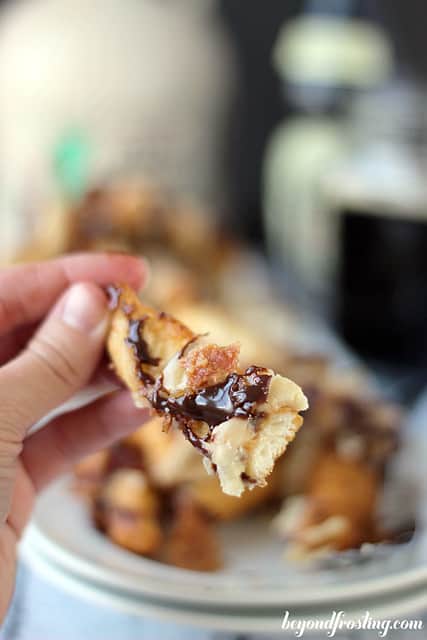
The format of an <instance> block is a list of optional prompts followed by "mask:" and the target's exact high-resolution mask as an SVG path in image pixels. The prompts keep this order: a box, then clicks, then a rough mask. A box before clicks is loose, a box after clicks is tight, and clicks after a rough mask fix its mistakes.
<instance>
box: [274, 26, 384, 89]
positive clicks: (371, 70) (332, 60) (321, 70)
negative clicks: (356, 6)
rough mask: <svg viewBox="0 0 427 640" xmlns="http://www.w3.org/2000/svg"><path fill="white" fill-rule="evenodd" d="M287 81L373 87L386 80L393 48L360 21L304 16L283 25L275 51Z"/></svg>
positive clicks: (374, 30)
mask: <svg viewBox="0 0 427 640" xmlns="http://www.w3.org/2000/svg"><path fill="white" fill-rule="evenodd" d="M273 60H274V65H275V68H276V69H277V71H278V72H279V74H280V75H281V76H282V77H284V79H285V80H286V81H287V82H292V83H312V84H320V85H335V86H336V85H342V86H350V87H364V86H372V85H375V84H378V83H379V82H381V81H383V80H384V79H385V78H387V77H388V76H389V75H390V72H391V69H392V66H393V54H392V50H391V45H390V43H389V40H388V38H387V36H386V35H385V33H384V32H383V31H382V29H380V28H379V27H377V26H375V25H374V24H371V23H369V22H367V21H364V20H360V19H348V18H340V17H329V16H316V15H313V16H308V17H306V16H303V17H299V18H296V19H294V20H291V21H289V22H287V23H286V24H285V25H284V26H283V27H282V29H281V30H280V32H279V36H278V39H277V41H276V45H275V47H274V51H273Z"/></svg>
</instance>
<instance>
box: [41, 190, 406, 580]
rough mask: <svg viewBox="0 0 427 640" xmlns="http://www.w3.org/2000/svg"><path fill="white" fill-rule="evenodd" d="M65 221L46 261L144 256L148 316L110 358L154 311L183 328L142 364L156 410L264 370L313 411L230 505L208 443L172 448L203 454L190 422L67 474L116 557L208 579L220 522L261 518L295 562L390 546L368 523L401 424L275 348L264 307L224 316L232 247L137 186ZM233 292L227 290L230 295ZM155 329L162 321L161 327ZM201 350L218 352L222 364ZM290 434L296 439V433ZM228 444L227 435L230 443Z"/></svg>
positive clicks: (149, 434) (241, 484) (374, 401)
mask: <svg viewBox="0 0 427 640" xmlns="http://www.w3.org/2000/svg"><path fill="white" fill-rule="evenodd" d="M64 219H66V220H67V221H68V222H67V224H66V225H62V226H61V229H62V233H63V234H64V237H63V238H61V242H59V241H58V239H56V241H55V242H54V243H53V244H52V252H54V251H55V250H57V249H56V248H57V247H61V249H62V250H67V251H73V250H103V249H107V250H110V249H119V250H122V251H130V252H134V253H142V254H145V255H148V256H149V259H150V262H151V267H152V269H151V271H152V277H151V282H150V283H149V285H148V288H147V290H146V291H145V292H144V301H145V302H146V304H145V311H144V310H141V309H139V311H138V309H136V310H135V309H134V312H135V317H133V316H132V313H129V314H124V317H123V318H122V320H123V324H122V326H121V329H120V330H118V331H116V347H117V349H119V347H120V349H119V351H121V353H122V355H123V352H122V349H123V347H124V345H125V347H126V351H125V356H126V355H128V356H129V358H131V357H132V355H134V354H135V349H136V348H137V347H136V346H135V340H133V344H132V339H133V338H135V336H136V334H138V335H139V337H143V338H144V337H146V338H148V342H149V343H150V344H151V341H152V340H153V336H152V335H148V336H145V333H144V332H145V331H146V330H148V333H150V327H151V329H153V327H155V326H159V318H158V316H156V315H155V311H151V309H153V307H154V310H155V309H161V310H163V311H164V310H166V311H167V312H168V313H171V314H172V315H173V317H174V318H176V321H177V322H178V324H177V325H175V326H176V327H181V324H180V323H181V322H182V323H183V326H185V327H189V328H190V329H188V330H183V329H182V328H179V330H178V331H177V334H176V335H175V338H176V340H175V341H174V340H172V341H169V342H168V341H166V342H167V344H168V345H169V346H168V347H167V348H166V347H165V349H166V351H165V352H162V350H161V349H160V350H159V351H156V350H155V351H154V353H153V354H151V355H152V357H153V360H152V362H151V364H150V363H145V364H144V366H143V367H142V369H141V371H142V373H145V374H147V375H148V376H151V377H152V378H153V379H154V380H159V375H160V374H161V375H163V376H164V372H165V370H166V378H167V377H168V375H169V388H168V389H167V394H166V395H165V393H164V392H162V393H161V394H160V396H161V397H162V402H163V405H162V406H163V408H165V407H166V405H167V403H169V407H170V406H171V402H170V400H171V399H172V404H175V406H176V405H177V404H179V402H180V401H179V396H180V394H182V393H186V394H187V395H188V393H189V386H188V385H190V387H191V385H192V384H193V386H194V385H195V387H197V386H198V385H199V386H200V385H201V384H204V385H205V386H207V387H212V386H215V384H221V383H222V382H223V381H224V376H225V378H228V376H230V375H237V376H244V375H246V378H244V377H240V378H236V379H237V380H238V384H241V385H243V387H244V386H245V384H247V383H248V382H251V379H250V376H251V375H252V374H248V373H247V371H248V369H249V367H250V366H251V365H253V364H254V363H255V364H256V365H257V366H258V368H257V371H255V372H254V371H252V373H255V374H256V375H257V376H258V377H259V376H264V377H265V379H266V380H267V379H268V385H270V384H271V380H272V379H273V374H272V371H273V370H274V371H275V372H276V374H274V375H277V377H276V378H275V379H276V380H278V381H279V382H278V384H279V386H280V377H281V376H286V377H287V378H291V379H292V380H295V381H296V382H297V383H298V384H300V385H301V386H302V387H303V389H304V392H305V393H306V395H307V397H308V400H309V404H310V408H309V410H308V411H307V412H306V413H305V424H304V426H303V428H302V429H301V430H300V431H299V433H298V435H297V437H296V438H295V441H294V442H292V444H290V446H289V448H288V451H287V452H286V453H285V454H284V455H283V456H281V455H279V454H280V453H281V452H282V449H283V447H282V448H281V447H278V448H277V450H276V451H275V457H277V456H276V454H277V455H279V459H278V460H276V463H275V466H274V469H273V470H272V471H271V473H270V475H269V476H268V478H266V479H265V481H266V484H264V483H263V482H252V483H251V480H254V478H251V477H250V474H247V473H246V472H245V471H243V477H240V476H241V475H242V474H240V475H239V478H238V481H237V485H236V484H234V488H235V489H236V491H235V492H236V493H239V492H240V493H241V495H240V497H236V496H233V495H227V494H226V493H224V492H223V490H222V489H221V484H220V480H219V478H218V477H217V476H216V475H210V476H209V475H207V474H206V471H205V469H204V466H203V458H206V457H208V458H209V460H208V463H209V464H210V465H211V468H214V467H215V465H216V466H217V467H218V466H220V465H218V460H217V461H216V462H215V460H216V456H215V454H214V453H213V452H212V448H211V443H210V442H206V443H205V444H203V443H202V444H201V446H203V447H204V448H205V449H206V450H209V451H208V453H209V456H206V455H205V456H202V455H200V450H198V449H197V448H194V446H193V445H192V444H191V442H189V441H188V440H186V439H185V437H183V434H182V432H183V431H185V430H187V431H186V434H187V437H190V440H191V437H193V444H194V443H195V442H196V441H198V442H199V444H200V443H201V442H202V440H203V439H204V438H205V437H206V433H207V431H209V429H210V426H209V425H208V429H207V428H206V426H203V425H202V426H200V424H199V425H195V424H194V422H192V423H191V424H190V427H191V428H188V427H189V424H188V421H187V422H186V424H184V422H185V421H184V422H183V420H182V419H181V420H175V418H176V416H174V420H173V421H172V420H171V421H170V422H171V425H170V426H171V428H170V429H169V430H168V431H167V432H165V431H164V427H163V426H162V425H163V424H164V419H163V418H164V416H161V415H155V416H154V417H153V418H152V420H151V421H150V422H149V423H148V424H145V425H143V426H142V427H141V429H139V430H138V431H137V432H136V433H134V434H133V435H132V436H131V437H129V438H127V439H126V440H124V441H122V442H121V443H118V444H117V445H115V446H114V447H113V448H112V449H110V450H109V451H103V452H101V453H98V454H96V455H95V456H92V457H91V458H90V459H88V460H85V461H84V462H82V463H81V465H79V466H78V467H77V469H76V486H77V488H78V490H79V491H80V492H81V493H82V494H84V495H85V496H86V498H87V500H88V501H89V503H90V505H91V507H90V508H91V511H92V513H93V518H94V522H95V524H96V526H98V527H99V528H100V529H101V530H102V531H104V532H105V534H106V535H108V536H109V537H110V538H111V539H112V540H113V541H114V542H115V543H117V544H119V545H121V546H123V547H125V548H127V549H130V550H132V551H134V552H136V553H140V554H144V555H150V556H152V557H156V558H159V559H161V560H163V561H165V562H169V563H172V564H176V565H178V566H187V567H189V568H193V569H199V570H213V569H216V568H217V567H219V566H220V564H221V558H220V555H221V553H220V548H219V544H218V541H217V540H216V523H217V522H219V521H222V520H232V519H236V518H241V517H245V516H247V514H249V513H251V512H252V511H254V510H255V509H264V508H267V506H268V507H269V508H271V507H272V506H274V508H275V509H276V513H277V515H276V517H275V519H274V528H275V530H276V531H277V533H278V535H279V536H281V537H282V538H283V539H284V540H286V547H287V548H288V549H291V551H292V553H293V555H294V556H298V557H300V556H301V555H306V554H313V553H319V552H324V551H325V550H329V549H335V550H341V549H347V548H354V547H359V546H360V545H361V544H362V543H363V542H367V541H368V542H375V541H377V540H383V539H387V537H388V536H389V532H385V531H383V530H382V527H381V525H380V523H379V522H378V517H377V506H378V502H379V498H380V494H381V491H382V488H383V486H384V481H385V475H386V472H387V468H388V465H389V462H390V460H391V459H392V457H393V455H394V452H395V451H396V448H397V445H398V432H399V424H400V423H401V420H402V418H401V415H400V412H399V411H398V410H397V409H396V408H395V407H391V406H390V405H388V404H384V403H383V402H382V401H381V400H380V399H379V398H377V397H375V396H373V395H372V392H370V391H369V390H367V389H366V386H365V385H364V384H360V382H359V381H358V380H357V378H356V377H354V376H350V377H349V378H347V379H345V380H344V379H343V377H342V376H340V375H335V373H334V368H333V366H332V364H331V362H329V360H328V358H327V357H325V355H324V354H322V355H320V356H319V355H318V354H308V355H307V354H305V355H304V356H302V355H301V354H299V353H296V352H295V350H294V349H292V347H291V346H290V342H289V341H288V340H287V336H286V335H285V336H283V339H281V340H280V341H279V342H278V341H277V340H276V334H278V333H279V334H280V333H281V331H282V326H283V331H284V332H286V331H287V330H288V326H289V325H288V323H287V321H286V320H285V321H283V319H282V316H280V320H279V315H278V314H277V305H276V303H275V305H273V304H272V305H271V306H268V304H267V303H264V302H263V304H262V306H261V308H260V309H261V311H262V313H260V309H258V310H257V309H256V308H255V307H256V306H257V305H255V304H254V301H253V300H249V299H248V304H247V307H248V310H249V308H250V309H251V315H252V320H253V321H252V324H251V325H249V324H247V323H246V322H245V321H244V320H242V318H243V317H244V318H246V316H247V315H248V314H246V313H245V309H242V304H243V306H244V303H242V297H241V296H240V297H239V303H238V304H239V308H238V309H236V308H233V305H232V302H233V300H232V297H233V296H231V297H230V296H229V298H228V299H227V301H226V303H225V301H224V299H222V298H221V291H222V290H223V289H224V287H223V286H222V285H223V284H224V280H226V281H227V282H228V283H229V282H230V278H231V277H233V278H235V279H237V277H238V276H237V273H238V270H237V269H236V268H235V266H236V264H237V263H238V261H239V259H240V256H241V255H242V250H241V247H240V246H239V244H238V243H236V242H235V241H230V239H229V237H226V236H224V234H223V233H222V232H221V231H220V230H219V228H218V226H217V225H216V224H214V223H213V221H212V219H211V218H210V217H209V216H207V215H205V214H204V213H200V211H199V210H198V208H197V207H196V206H194V205H193V204H188V203H185V202H183V201H182V200H179V199H176V198H172V197H171V196H169V195H168V196H166V195H165V194H164V193H162V192H161V191H159V190H158V189H156V188H153V187H151V186H149V185H145V184H130V183H129V184H123V185H111V186H105V187H102V188H100V189H96V190H93V191H92V192H90V193H88V194H87V196H86V197H85V198H84V199H83V200H82V202H81V203H79V204H78V205H77V206H73V207H70V208H69V209H68V211H67V212H66V215H65V218H64ZM47 220H48V218H47ZM58 233H59V231H58ZM42 235H43V237H48V234H42ZM36 249H37V248H36V247H35V248H34V250H33V251H32V253H31V252H30V253H31V256H32V257H34V255H37V250H36ZM40 251H43V252H44V253H43V255H41V256H40V255H38V257H45V256H47V255H49V249H48V248H46V246H45V244H44V245H43V249H40ZM39 253H40V252H39ZM239 274H240V271H239ZM240 277H241V276H240V275H239V278H240ZM251 286H252V281H251ZM251 286H249V287H248V286H247V283H246V286H245V291H251ZM228 289H229V287H228ZM239 289H240V282H239V281H237V282H235V285H234V291H238V290H239ZM249 297H250V298H252V295H251V296H249ZM230 301H231V305H230ZM147 303H148V304H147ZM151 305H153V307H152V306H151ZM258 306H259V305H258ZM147 309H148V311H147ZM139 312H141V313H142V314H143V315H144V314H145V315H148V317H150V318H154V320H153V319H152V320H148V322H147V321H146V322H145V326H144V323H142V324H140V325H138V324H137V323H134V324H133V325H132V330H133V334H131V335H130V334H129V331H130V329H131V327H130V324H129V322H130V321H132V320H137V319H138V318H137V317H136V316H138V313H139ZM153 314H154V315H153ZM285 316H286V310H285V313H284V315H283V317H285ZM163 317H164V318H166V319H167V318H169V316H168V315H167V314H165V315H164V316H163ZM268 319H270V320H271V322H267V320H268ZM257 322H258V325H257ZM172 324H173V323H172ZM172 324H171V323H170V322H169V321H166V320H165V322H164V326H163V325H162V322H160V326H161V327H163V328H162V329H161V331H162V332H163V329H165V327H166V329H165V330H166V331H169V334H168V335H169V336H170V328H171V326H172ZM273 325H274V331H273V330H272V327H273ZM168 327H169V328H168ZM270 329H271V330H270ZM153 331H154V333H155V330H154V329H153ZM135 332H136V333H135ZM141 332H142V336H141V335H140V333H141ZM172 333H173V332H172ZM205 333H208V334H209V335H208V336H204V335H203V334H205ZM273 334H274V335H273ZM162 336H163V334H162ZM193 339H194V342H193ZM162 340H163V337H162ZM190 342H191V345H190V346H189V347H186V345H187V344H188V343H190ZM178 343H179V344H178ZM209 345H216V346H218V345H219V350H218V349H214V350H212V348H211V347H209ZM221 345H226V347H227V348H226V349H224V347H223V346H221ZM236 345H239V349H240V353H238V354H237V351H238V349H237V350H236V348H235V346H236ZM230 347H231V348H230ZM182 348H184V351H185V349H188V351H187V354H186V358H185V362H184V360H182V359H181V360H180V358H179V357H178V355H179V352H180V350H182ZM117 349H115V351H117ZM237 356H238V357H237ZM205 358H207V360H208V361H210V362H211V363H212V362H215V363H216V364H215V366H216V367H217V369H218V370H217V371H216V372H215V374H216V375H217V376H218V380H217V379H216V378H215V376H213V377H212V371H211V372H210V374H209V376H208V378H207V379H205V380H203V379H202V378H200V380H199V382H197V381H196V377H197V376H196V377H195V375H194V368H195V367H196V368H198V369H200V368H201V367H202V364H203V360H204V359H205ZM113 360H114V358H113ZM124 361H125V363H126V357H125V360H124ZM130 362H131V360H129V361H128V363H127V364H128V365H129V363H130ZM154 363H155V364H154ZM183 363H184V364H183ZM168 364H169V367H168V366H167V365H168ZM115 365H116V370H117V372H118V374H119V375H120V376H121V377H122V378H123V379H125V382H126V383H127V384H128V385H129V386H130V388H131V389H132V391H133V393H134V397H136V399H137V401H138V402H140V403H143V402H144V401H145V400H146V401H148V402H150V398H151V400H153V394H152V391H153V389H151V392H150V391H149V387H150V385H148V387H147V388H145V385H142V386H144V389H142V388H141V387H140V386H139V385H138V382H137V380H135V378H134V376H132V375H127V374H126V371H128V372H129V366H128V367H125V368H124V369H123V370H121V368H120V366H119V363H118V362H115ZM181 365H183V366H181ZM259 365H262V367H260V366H259ZM159 366H160V369H161V371H160V369H159V368H158V367H159ZM191 367H193V373H191ZM261 369H262V370H261ZM245 372H246V373H245ZM184 374H185V375H184ZM188 374H190V375H189V376H188ZM141 375H142V374H141ZM184 379H185V380H184ZM190 379H192V382H191V380H190ZM146 380H148V377H147V376H146ZM183 380H184V382H183ZM163 382H164V380H163ZM252 382H253V380H252ZM180 385H181V386H180ZM186 385H187V386H186ZM166 386H167V385H166ZM282 391H283V393H284V389H282ZM150 393H151V395H150ZM162 394H163V395H162ZM190 395H191V394H190ZM193 396H194V389H193ZM160 404H161V403H160ZM158 406H160V405H159V404H158ZM302 406H303V405H302V404H298V403H297V405H295V406H294V407H293V412H294V413H293V417H292V420H293V419H294V414H295V415H296V413H297V412H298V410H299V409H301V408H302ZM270 408H271V407H270ZM258 409H259V407H258ZM258 409H257V411H256V412H255V414H254V415H251V416H250V419H251V420H252V421H255V423H257V421H258V420H260V414H261V413H262V411H261V410H258ZM280 409H283V407H281V408H280ZM193 418H194V416H193ZM233 419H234V418H233ZM233 419H230V416H229V415H228V416H227V420H226V422H227V423H229V424H228V427H230V425H233V424H234V425H236V423H235V422H233ZM292 420H290V422H289V424H291V422H292ZM199 422H200V421H199ZM201 422H203V421H201ZM297 422H298V421H297ZM257 424H259V423H257ZM239 425H240V426H241V424H240V423H237V427H239ZM216 426H218V425H215V427H216ZM294 426H295V431H296V428H297V426H296V423H295V425H294ZM237 432H238V428H237V429H235V430H234V431H233V434H237ZM218 433H219V432H218ZM230 434H231V430H230V428H228V431H227V429H225V428H224V429H222V437H223V438H224V439H225V440H227V439H229V438H230V437H231V435H230ZM286 434H287V435H289V432H286ZM286 434H285V435H286ZM282 435H283V434H282ZM241 436H242V438H243V439H245V437H246V432H244V431H243V430H242V431H241ZM217 440H220V436H219V435H218V436H217ZM240 445H242V443H240ZM240 445H239V446H240ZM243 445H244V443H243ZM243 445H242V446H243ZM236 448H238V446H237V445H236ZM243 449H245V446H243ZM245 450H246V449H245ZM233 452H234V449H233ZM205 453H206V451H205ZM209 464H208V466H209ZM224 464H225V463H224ZM245 464H246V465H247V460H246V462H245ZM249 466H250V465H249ZM220 475H221V474H220ZM247 476H249V477H247ZM236 477H237V476H236ZM224 478H225V476H224V473H223V472H222V479H223V486H224V482H225V485H227V480H226V479H225V480H224ZM233 478H234V479H235V476H233ZM262 484H264V486H258V485H262ZM248 485H249V486H250V487H252V489H251V490H248V489H247V487H248ZM236 487H237V488H236ZM243 489H246V490H245V491H243ZM202 538H203V540H204V541H205V542H204V544H203V545H201V546H200V548H198V546H197V544H196V543H195V541H197V540H200V539H202Z"/></svg>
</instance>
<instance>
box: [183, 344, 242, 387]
mask: <svg viewBox="0 0 427 640" xmlns="http://www.w3.org/2000/svg"><path fill="white" fill-rule="evenodd" d="M239 352H240V347H239V345H237V344H231V345H228V346H227V347H219V346H218V345H216V344H206V345H203V346H201V347H199V348H196V349H193V350H192V351H191V352H190V353H189V354H188V355H187V356H186V357H185V358H184V365H185V368H186V374H187V380H188V387H189V389H190V390H192V391H197V389H201V388H203V387H209V386H210V385H214V384H217V383H218V382H221V381H222V380H224V379H225V378H226V377H227V375H228V374H229V373H231V372H232V371H236V370H237V368H238V365H239Z"/></svg>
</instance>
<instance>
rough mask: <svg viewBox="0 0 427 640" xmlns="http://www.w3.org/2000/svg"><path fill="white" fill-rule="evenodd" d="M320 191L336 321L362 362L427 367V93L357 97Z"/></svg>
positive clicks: (405, 89) (404, 90)
mask: <svg viewBox="0 0 427 640" xmlns="http://www.w3.org/2000/svg"><path fill="white" fill-rule="evenodd" d="M322 195H323V201H324V203H325V213H324V216H323V221H322V224H323V226H324V229H325V232H326V234H327V235H328V237H329V249H328V251H326V252H324V254H323V256H322V262H323V266H322V271H323V273H324V274H325V275H324V277H325V283H324V284H325V287H326V289H327V290H328V294H329V295H328V300H329V301H330V306H329V311H330V316H331V318H332V319H333V320H334V322H335V324H336V326H337V327H338V329H339V330H340V331H341V333H342V335H343V336H344V338H345V339H346V340H347V341H348V343H349V344H350V345H351V346H352V347H354V348H355V349H356V350H358V351H359V352H360V353H362V354H363V355H365V356H368V357H371V358H374V359H378V360H381V361H384V362H389V363H391V364H409V365H411V364H415V363H419V362H425V361H426V360H427V290H426V282H427V94H426V93H425V92H424V91H422V90H417V89H415V88H414V87H410V86H403V85H401V86H396V87H392V88H390V89H388V90H385V91H381V92H379V93H376V94H374V95H368V96H365V97H364V98H361V99H359V100H358V101H357V102H356V103H355V105H354V108H353V110H352V113H351V118H350V122H349V149H348V153H347V154H346V156H345V158H343V159H342V161H341V162H340V163H339V164H338V165H337V166H336V167H335V169H334V170H332V171H330V172H329V173H328V174H327V175H325V176H324V178H323V180H322Z"/></svg>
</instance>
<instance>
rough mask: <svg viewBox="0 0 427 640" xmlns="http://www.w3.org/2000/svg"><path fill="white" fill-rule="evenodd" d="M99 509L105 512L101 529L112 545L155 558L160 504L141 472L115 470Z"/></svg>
mask: <svg viewBox="0 0 427 640" xmlns="http://www.w3.org/2000/svg"><path fill="white" fill-rule="evenodd" d="M97 506H98V508H99V507H101V509H102V525H103V526H102V528H103V529H104V530H105V532H106V534H107V535H108V537H109V538H111V540H113V542H115V543H116V544H118V545H119V546H121V547H124V548H126V549H129V550H130V551H134V552H135V553H138V554H141V555H154V554H155V553H156V552H157V551H158V550H159V549H160V546H161V543H162V540H163V534H162V530H161V527H160V521H159V511H160V503H159V500H158V498H157V496H156V494H155V493H154V491H153V490H152V489H151V488H150V487H149V485H148V483H147V480H146V478H145V476H144V474H143V473H142V471H138V470H136V469H122V470H119V471H115V472H114V473H113V474H112V475H111V476H109V478H108V480H107V482H106V483H105V486H104V487H103V490H102V492H101V494H100V496H99V499H98V505H97ZM98 515H99V512H98Z"/></svg>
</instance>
